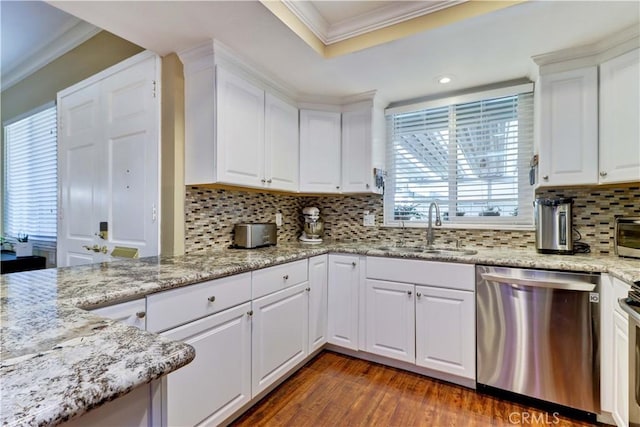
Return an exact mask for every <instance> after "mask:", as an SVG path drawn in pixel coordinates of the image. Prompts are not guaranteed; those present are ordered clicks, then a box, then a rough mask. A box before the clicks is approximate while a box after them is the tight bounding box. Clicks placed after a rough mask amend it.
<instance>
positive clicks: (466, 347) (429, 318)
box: [329, 257, 476, 385]
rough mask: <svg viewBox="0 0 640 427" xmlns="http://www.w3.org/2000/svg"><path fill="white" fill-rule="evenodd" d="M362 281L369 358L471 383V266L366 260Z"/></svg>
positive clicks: (473, 337) (473, 359)
mask: <svg viewBox="0 0 640 427" xmlns="http://www.w3.org/2000/svg"><path fill="white" fill-rule="evenodd" d="M366 276H367V278H366V281H365V288H366V292H365V295H366V296H365V304H364V311H365V316H364V322H365V325H364V329H365V337H366V338H365V350H366V351H367V352H368V353H372V354H375V355H379V356H384V357H387V358H390V359H396V360H401V361H403V362H408V363H411V364H415V365H417V366H418V367H421V368H427V369H428V370H429V371H428V373H427V374H429V373H431V374H433V375H434V376H437V375H436V373H438V374H441V375H439V376H438V377H439V378H442V379H446V380H449V381H454V382H456V381H457V382H459V383H461V384H465V385H469V384H472V383H473V382H474V381H475V378H476V328H475V324H476V322H475V266H474V265H469V264H455V263H444V262H436V261H420V260H403V259H398V258H381V257H367V259H366ZM330 286H331V282H330ZM329 322H331V312H330V317H329ZM425 372H426V371H425ZM469 380H471V381H469Z"/></svg>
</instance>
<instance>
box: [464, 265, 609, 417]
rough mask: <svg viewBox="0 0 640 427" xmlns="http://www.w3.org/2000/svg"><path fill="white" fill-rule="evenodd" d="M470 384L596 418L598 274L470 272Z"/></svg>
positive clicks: (480, 268)
mask: <svg viewBox="0 0 640 427" xmlns="http://www.w3.org/2000/svg"><path fill="white" fill-rule="evenodd" d="M476 280H477V282H476V283H477V291H476V293H477V311H476V313H477V332H478V334H477V340H478V342H477V356H478V357H477V363H478V384H479V385H485V386H489V387H493V388H496V389H500V390H507V391H509V392H513V393H518V394H521V395H524V396H528V397H533V398H536V399H541V400H544V401H548V402H552V403H555V404H559V405H563V406H566V407H569V408H574V409H578V410H581V411H586V412H588V413H591V414H599V413H600V355H599V331H600V321H599V319H600V310H599V305H598V303H599V291H600V275H599V274H591V273H572V272H561V271H545V270H530V269H519V268H505V267H489V266H477V267H476Z"/></svg>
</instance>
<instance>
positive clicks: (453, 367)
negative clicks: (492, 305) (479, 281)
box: [416, 286, 476, 379]
mask: <svg viewBox="0 0 640 427" xmlns="http://www.w3.org/2000/svg"><path fill="white" fill-rule="evenodd" d="M475 354H476V340H475V298H474V293H473V292H469V291H460V290H455V289H443V288H434V287H429V286H416V364H417V365H418V366H424V367H426V368H430V369H433V370H436V371H440V372H445V373H449V374H452V375H457V376H459V377H464V378H471V379H475V377H476V359H475Z"/></svg>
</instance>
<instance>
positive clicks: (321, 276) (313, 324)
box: [308, 255, 328, 354]
mask: <svg viewBox="0 0 640 427" xmlns="http://www.w3.org/2000/svg"><path fill="white" fill-rule="evenodd" d="M327 262H328V256H327V255H318V256H315V257H313V258H309V287H308V289H309V291H308V292H309V347H308V348H309V351H308V352H309V354H311V353H313V352H314V351H316V350H318V349H319V348H320V347H322V346H323V345H324V344H325V343H326V342H327Z"/></svg>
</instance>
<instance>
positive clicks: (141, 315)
mask: <svg viewBox="0 0 640 427" xmlns="http://www.w3.org/2000/svg"><path fill="white" fill-rule="evenodd" d="M146 315H147V313H145V312H144V311H138V312H137V313H136V317H137V318H138V319H144V316H146Z"/></svg>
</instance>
